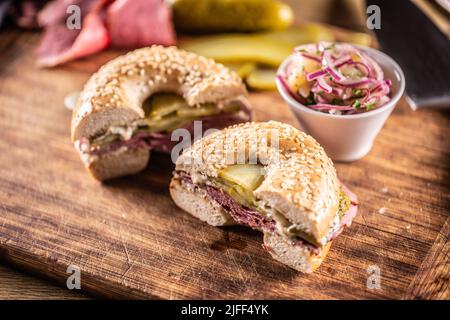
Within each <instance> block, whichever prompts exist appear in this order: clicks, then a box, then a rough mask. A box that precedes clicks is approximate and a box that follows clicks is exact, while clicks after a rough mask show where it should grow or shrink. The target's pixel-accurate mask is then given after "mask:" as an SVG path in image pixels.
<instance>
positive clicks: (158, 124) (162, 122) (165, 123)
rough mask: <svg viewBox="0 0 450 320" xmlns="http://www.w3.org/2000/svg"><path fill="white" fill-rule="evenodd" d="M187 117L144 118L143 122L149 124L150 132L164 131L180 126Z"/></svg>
mask: <svg viewBox="0 0 450 320" xmlns="http://www.w3.org/2000/svg"><path fill="white" fill-rule="evenodd" d="M185 122H186V119H182V118H180V117H177V116H170V117H164V118H162V119H144V120H143V121H142V122H141V124H144V123H145V125H147V126H148V131H150V132H163V131H172V130H174V129H176V128H180V127H181V126H182V125H183V124H184V123H185Z"/></svg>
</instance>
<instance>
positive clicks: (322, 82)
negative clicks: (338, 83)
mask: <svg viewBox="0 0 450 320" xmlns="http://www.w3.org/2000/svg"><path fill="white" fill-rule="evenodd" d="M317 84H318V85H319V87H320V88H321V89H322V90H323V91H325V92H326V93H332V92H333V88H332V87H331V86H330V85H329V84H328V83H327V82H326V81H325V79H324V78H319V79H317Z"/></svg>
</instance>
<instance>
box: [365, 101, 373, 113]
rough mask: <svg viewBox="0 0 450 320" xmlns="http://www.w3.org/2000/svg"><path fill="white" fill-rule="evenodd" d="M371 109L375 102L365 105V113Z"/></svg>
mask: <svg viewBox="0 0 450 320" xmlns="http://www.w3.org/2000/svg"><path fill="white" fill-rule="evenodd" d="M373 107H375V102H371V103H368V104H366V110H367V111H369V110H372V109H373Z"/></svg>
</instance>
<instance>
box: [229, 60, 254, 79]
mask: <svg viewBox="0 0 450 320" xmlns="http://www.w3.org/2000/svg"><path fill="white" fill-rule="evenodd" d="M225 66H226V67H227V68H229V69H231V70H233V71H234V72H236V73H237V74H238V76H239V77H241V78H242V79H245V78H246V77H247V76H248V75H249V74H250V73H251V72H252V71H253V69H255V68H256V63H254V62H228V63H225Z"/></svg>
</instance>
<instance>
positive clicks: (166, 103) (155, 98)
mask: <svg viewBox="0 0 450 320" xmlns="http://www.w3.org/2000/svg"><path fill="white" fill-rule="evenodd" d="M148 103H149V105H148V112H146V114H148V115H149V116H150V118H162V117H164V116H167V115H169V114H171V113H172V112H175V111H177V110H178V109H180V108H183V107H186V106H187V103H186V101H185V100H184V99H183V98H182V97H180V96H179V95H177V94H174V93H156V94H154V95H152V96H151V97H150V98H149V99H148ZM144 110H145V107H144Z"/></svg>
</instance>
